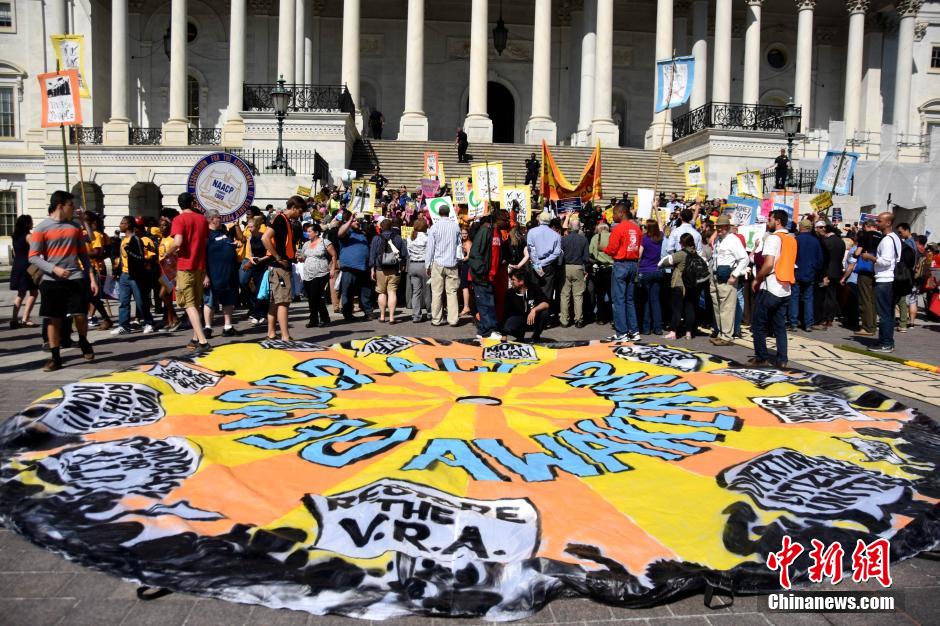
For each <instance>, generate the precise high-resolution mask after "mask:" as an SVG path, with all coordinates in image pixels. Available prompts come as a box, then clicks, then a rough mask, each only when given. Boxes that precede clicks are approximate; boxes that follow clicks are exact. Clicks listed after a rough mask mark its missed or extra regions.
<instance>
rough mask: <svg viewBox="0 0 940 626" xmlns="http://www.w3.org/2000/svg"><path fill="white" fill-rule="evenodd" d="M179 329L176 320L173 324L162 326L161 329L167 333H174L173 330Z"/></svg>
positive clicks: (178, 323)
mask: <svg viewBox="0 0 940 626" xmlns="http://www.w3.org/2000/svg"><path fill="white" fill-rule="evenodd" d="M179 329H180V322H176V323H175V324H170V325H169V326H167V327H166V328H164V329H163V330H165V331H166V332H168V333H175V332H176V331H178V330H179Z"/></svg>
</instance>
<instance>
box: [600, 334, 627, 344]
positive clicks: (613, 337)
mask: <svg viewBox="0 0 940 626" xmlns="http://www.w3.org/2000/svg"><path fill="white" fill-rule="evenodd" d="M604 341H613V342H617V341H630V335H629V333H624V334H622V335H611V336H610V337H605V338H604Z"/></svg>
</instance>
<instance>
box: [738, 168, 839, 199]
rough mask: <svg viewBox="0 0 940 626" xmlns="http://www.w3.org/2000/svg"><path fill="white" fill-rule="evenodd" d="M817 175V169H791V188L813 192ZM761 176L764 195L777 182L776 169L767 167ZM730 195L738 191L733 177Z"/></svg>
mask: <svg viewBox="0 0 940 626" xmlns="http://www.w3.org/2000/svg"><path fill="white" fill-rule="evenodd" d="M818 176H819V170H804V169H802V168H800V169H795V170H793V183H794V185H793V187H792V188H793V189H795V190H796V191H798V192H799V193H813V189H814V188H815V186H816V178H817V177H818ZM760 178H761V191H762V193H763V194H764V195H767V194H768V193H770V192H771V191H774V189H776V182H777V171H776V170H775V169H774V168H772V167H771V168H769V169H766V170H764V171H763V172H761V173H760ZM852 186H853V189H854V186H855V181H854V180H853V181H852ZM730 190H731V195H732V196H735V195H737V193H738V179H737V178H736V177H733V178H732V179H731V187H730Z"/></svg>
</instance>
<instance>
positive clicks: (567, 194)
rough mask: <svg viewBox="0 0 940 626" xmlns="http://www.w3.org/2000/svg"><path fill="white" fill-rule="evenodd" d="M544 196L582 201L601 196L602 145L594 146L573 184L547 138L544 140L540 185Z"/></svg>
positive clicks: (552, 198) (553, 198) (551, 198)
mask: <svg viewBox="0 0 940 626" xmlns="http://www.w3.org/2000/svg"><path fill="white" fill-rule="evenodd" d="M539 190H540V192H541V195H542V197H544V198H548V199H550V200H564V199H566V198H581V200H582V202H587V201H588V200H595V199H597V198H600V197H601V193H602V192H601V145H600V143H598V144H597V145H596V146H595V147H594V152H593V153H592V154H591V158H590V159H588V162H587V165H585V166H584V170H583V171H582V172H581V178H580V179H579V180H578V184H577V185H572V184H571V183H569V182H568V179H567V178H565V175H564V174H563V173H562V171H561V170H560V169H558V165H557V164H556V163H555V159H554V157H553V156H552V153H551V150H549V148H548V144H547V143H546V142H545V140H544V139H543V140H542V176H541V183H540V186H539Z"/></svg>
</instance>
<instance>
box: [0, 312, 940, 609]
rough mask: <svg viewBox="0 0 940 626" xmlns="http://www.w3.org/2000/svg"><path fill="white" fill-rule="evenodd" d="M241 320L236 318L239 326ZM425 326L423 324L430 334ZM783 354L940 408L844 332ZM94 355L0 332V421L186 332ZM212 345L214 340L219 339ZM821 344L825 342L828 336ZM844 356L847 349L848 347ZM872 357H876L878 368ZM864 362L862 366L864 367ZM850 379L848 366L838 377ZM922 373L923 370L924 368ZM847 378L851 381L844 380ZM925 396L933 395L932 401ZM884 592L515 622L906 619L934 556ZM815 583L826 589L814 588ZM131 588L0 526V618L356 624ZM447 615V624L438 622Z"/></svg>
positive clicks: (108, 347)
mask: <svg viewBox="0 0 940 626" xmlns="http://www.w3.org/2000/svg"><path fill="white" fill-rule="evenodd" d="M4 300H5V298H3V297H0V307H2V308H0V319H2V320H5V319H7V315H6V313H7V309H6V305H7V304H8V303H7V302H5V301H4ZM292 310H293V315H292V319H293V320H294V328H295V329H296V330H295V333H294V334H295V337H297V338H299V339H311V340H314V341H317V342H319V343H324V342H333V341H345V340H348V339H354V338H357V337H363V336H368V335H373V334H377V333H379V332H385V331H386V330H387V327H386V326H381V327H380V326H379V325H378V324H376V323H373V324H366V323H356V324H348V325H337V326H335V327H332V328H330V329H327V332H325V333H324V332H313V331H308V330H307V329H304V328H303V327H302V322H301V319H302V312H301V307H300V306H295V307H293V309H292ZM240 326H241V327H244V326H245V324H244V323H242V324H240ZM394 330H395V333H396V334H402V335H412V336H415V335H417V336H422V335H430V336H433V337H439V338H445V339H456V338H460V337H466V336H472V335H473V329H472V327H471V326H463V327H461V328H457V329H451V328H448V327H446V326H445V327H442V328H432V327H431V326H430V325H428V324H422V325H417V326H416V325H412V324H411V323H403V324H401V325H398V326H396V327H395V329H394ZM432 331H433V332H432ZM938 331H940V325H931V326H928V327H926V328H919V329H916V330H915V331H913V332H911V333H907V334H906V335H899V336H898V351H897V352H896V354H897V355H898V356H905V357H908V358H912V359H914V360H920V361H937V360H940V359H938V355H940V332H938ZM605 334H608V329H607V328H604V327H599V326H593V325H592V326H588V327H586V328H584V329H581V330H576V329H574V328H571V329H565V330H561V329H554V330H552V331H550V332H549V333H548V336H547V337H546V339H549V340H561V339H588V338H598V337H601V336H603V335H605ZM261 336H262V331H261V330H259V329H249V331H248V332H247V333H246V335H245V336H244V337H243V338H242V339H243V340H252V339H258V338H260V337H261ZM792 337H793V339H792V341H793V346H794V348H793V355H794V356H793V357H792V360H791V363H792V364H793V365H794V366H797V365H798V366H799V367H802V368H806V369H813V370H816V371H821V372H823V373H827V374H833V373H839V372H841V373H842V374H844V375H847V366H851V367H852V368H853V370H854V373H853V374H852V375H857V376H859V377H862V378H863V379H862V380H860V382H867V383H868V384H872V386H877V387H882V388H884V389H885V390H886V391H888V392H889V393H892V394H896V393H902V394H903V395H905V396H909V395H916V396H918V397H915V398H911V397H904V398H901V400H903V401H904V402H905V403H906V404H908V405H910V406H915V407H917V408H919V409H920V410H922V411H925V412H926V413H927V414H928V415H932V416H934V417H935V418H936V417H938V416H940V409H938V408H937V406H938V405H940V401H937V400H936V399H934V398H933V397H932V396H928V395H922V394H921V393H920V392H919V391H918V392H917V393H913V392H912V388H911V387H910V383H914V382H923V379H922V378H918V379H917V381H913V380H908V379H910V378H912V377H914V376H915V375H917V376H920V374H917V373H922V371H921V370H914V369H913V368H907V367H906V366H897V364H893V363H892V364H886V363H885V362H883V361H882V362H880V363H879V362H877V361H872V360H870V359H869V358H867V357H862V356H861V355H857V354H854V353H851V352H845V351H842V350H834V349H833V348H832V344H840V343H847V342H848V343H851V341H852V338H851V337H850V336H849V334H848V333H846V332H844V331H841V330H839V331H830V332H829V333H813V334H812V335H805V334H803V333H797V334H796V335H794V336H792ZM92 338H93V340H94V342H95V344H96V352H97V353H98V356H99V358H98V360H97V361H96V362H95V363H94V364H92V365H91V366H85V365H84V364H83V363H81V366H80V367H79V366H77V364H78V363H80V358H79V355H78V353H77V351H76V350H69V351H64V353H63V356H64V357H65V359H66V362H67V367H66V368H65V369H63V370H61V371H59V372H56V373H54V374H51V375H44V374H41V373H40V372H39V371H38V369H39V367H40V366H41V364H42V362H43V361H44V359H45V357H46V355H45V353H42V352H40V351H38V349H37V348H38V339H37V333H36V332H35V331H33V330H29V329H24V330H19V331H8V330H3V331H0V419H5V418H6V417H8V416H10V415H12V414H14V413H16V412H17V411H19V410H20V409H22V408H23V407H25V406H26V405H27V404H29V402H31V401H32V400H34V399H36V398H37V397H39V396H41V395H43V394H45V393H48V392H50V391H52V390H54V389H56V388H57V387H59V386H61V385H62V384H64V383H66V382H69V381H74V380H76V379H78V378H82V377H88V376H95V375H99V374H103V373H108V372H111V371H114V370H115V369H122V368H127V367H131V366H133V365H135V364H137V363H140V362H144V361H149V360H153V359H156V358H158V357H164V356H174V355H180V354H182V353H183V351H182V345H183V343H185V341H186V339H187V336H186V335H185V334H184V333H176V334H175V335H167V334H163V333H158V334H155V335H149V336H143V335H139V334H137V335H131V336H129V337H122V338H114V337H111V336H110V335H108V334H107V333H93V336H92ZM214 343H215V344H217V345H218V344H219V343H221V341H220V340H219V339H216V340H215V341H214ZM827 343H828V344H829V345H827ZM678 345H682V346H687V347H690V348H693V349H698V350H703V351H709V352H713V353H716V354H720V355H721V356H725V357H729V358H733V359H737V360H744V359H745V358H747V357H748V356H749V355H750V354H751V350H750V348H749V346H746V345H734V346H729V347H726V348H720V349H718V348H714V347H713V346H711V344H709V343H708V342H707V340H706V339H704V338H699V339H696V340H694V341H692V342H691V343H687V342H681V341H680V342H678ZM846 355H848V356H846ZM879 365H884V367H883V368H879ZM865 368H867V369H865ZM847 377H848V375H847ZM928 378H929V377H928ZM853 380H855V378H853ZM931 400H932V401H931ZM892 573H893V575H894V580H895V586H894V589H896V590H898V591H900V592H901V593H902V594H903V610H900V611H897V612H895V613H893V614H879V615H872V614H869V615H866V614H858V613H845V614H836V613H830V614H781V613H770V612H768V611H767V600H766V598H765V597H762V596H754V597H739V598H737V599H736V600H735V603H734V605H733V606H732V607H730V608H726V609H719V610H710V609H707V608H705V606H704V604H703V598H702V596H701V595H700V594H699V595H695V596H691V597H688V598H684V599H681V600H677V601H674V602H671V603H668V604H666V605H662V606H657V607H654V608H651V609H644V610H632V609H624V608H620V607H611V606H606V605H603V604H599V603H596V602H591V601H588V600H584V599H559V600H555V601H554V602H552V603H551V604H550V605H548V606H547V607H546V608H545V609H543V610H542V611H541V612H539V613H538V614H536V615H534V616H532V617H530V618H528V619H526V620H523V621H524V622H527V623H532V624H582V625H585V626H586V625H587V624H606V623H620V622H630V623H636V624H681V625H687V626H693V625H698V624H713V625H716V626H717V625H722V624H728V625H732V624H733V625H742V626H746V625H749V624H781V625H789V624H793V625H803V624H806V625H810V624H852V625H853V626H854V625H865V624H916V623H924V624H926V623H935V622H936V621H937V618H936V616H937V614H938V607H940V601H938V597H940V562H938V561H933V560H928V559H925V558H917V559H911V560H909V561H906V562H904V563H901V564H898V565H896V566H894V567H893V568H892ZM856 588H866V589H867V588H871V589H874V587H859V586H856V585H853V584H851V583H849V584H846V583H845V582H843V583H842V584H841V585H840V586H839V587H838V589H840V590H851V589H856ZM823 589H825V587H823ZM135 590H136V586H135V585H134V584H132V583H128V582H124V581H121V580H119V579H116V578H113V577H111V576H108V575H105V574H101V573H98V572H95V571H92V570H89V569H86V568H82V567H79V566H77V565H75V564H73V563H70V562H69V561H66V560H65V559H62V558H60V557H58V556H56V555H54V554H51V553H49V552H46V551H43V550H40V549H38V548H36V547H34V546H32V545H30V544H29V543H27V542H26V541H25V540H23V539H21V538H20V537H18V536H17V535H15V534H14V533H12V532H10V531H7V530H2V529H0V623H3V624H14V625H19V624H24V625H25V624H29V625H30V626H33V625H36V626H39V625H44V624H67V625H72V624H75V625H80V624H94V625H95V626H104V625H106V624H161V625H163V624H165V625H168V626H170V625H173V626H176V625H184V624H185V625H196V624H219V625H223V624H224V625H226V626H229V625H232V626H234V625H237V624H310V625H312V626H333V625H334V624H342V625H344V626H357V625H358V624H360V623H362V622H359V621H353V620H350V619H346V618H341V617H334V616H327V617H316V616H308V615H306V614H304V613H299V612H294V611H286V610H273V609H268V608H265V607H260V606H247V605H238V604H231V603H226V602H221V601H218V600H211V599H204V598H198V597H195V596H188V595H182V594H172V595H170V596H168V597H165V598H162V599H160V600H156V601H151V602H142V601H139V600H138V599H137V597H136V594H135ZM448 623H449V624H453V623H454V621H453V620H450V621H448ZM459 623H460V624H465V625H468V626H469V624H476V623H478V620H463V621H461V622H459ZM384 624H390V625H392V626H398V624H415V625H418V626H445V625H444V623H443V620H440V619H429V618H409V619H398V620H391V621H390V622H384Z"/></svg>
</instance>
